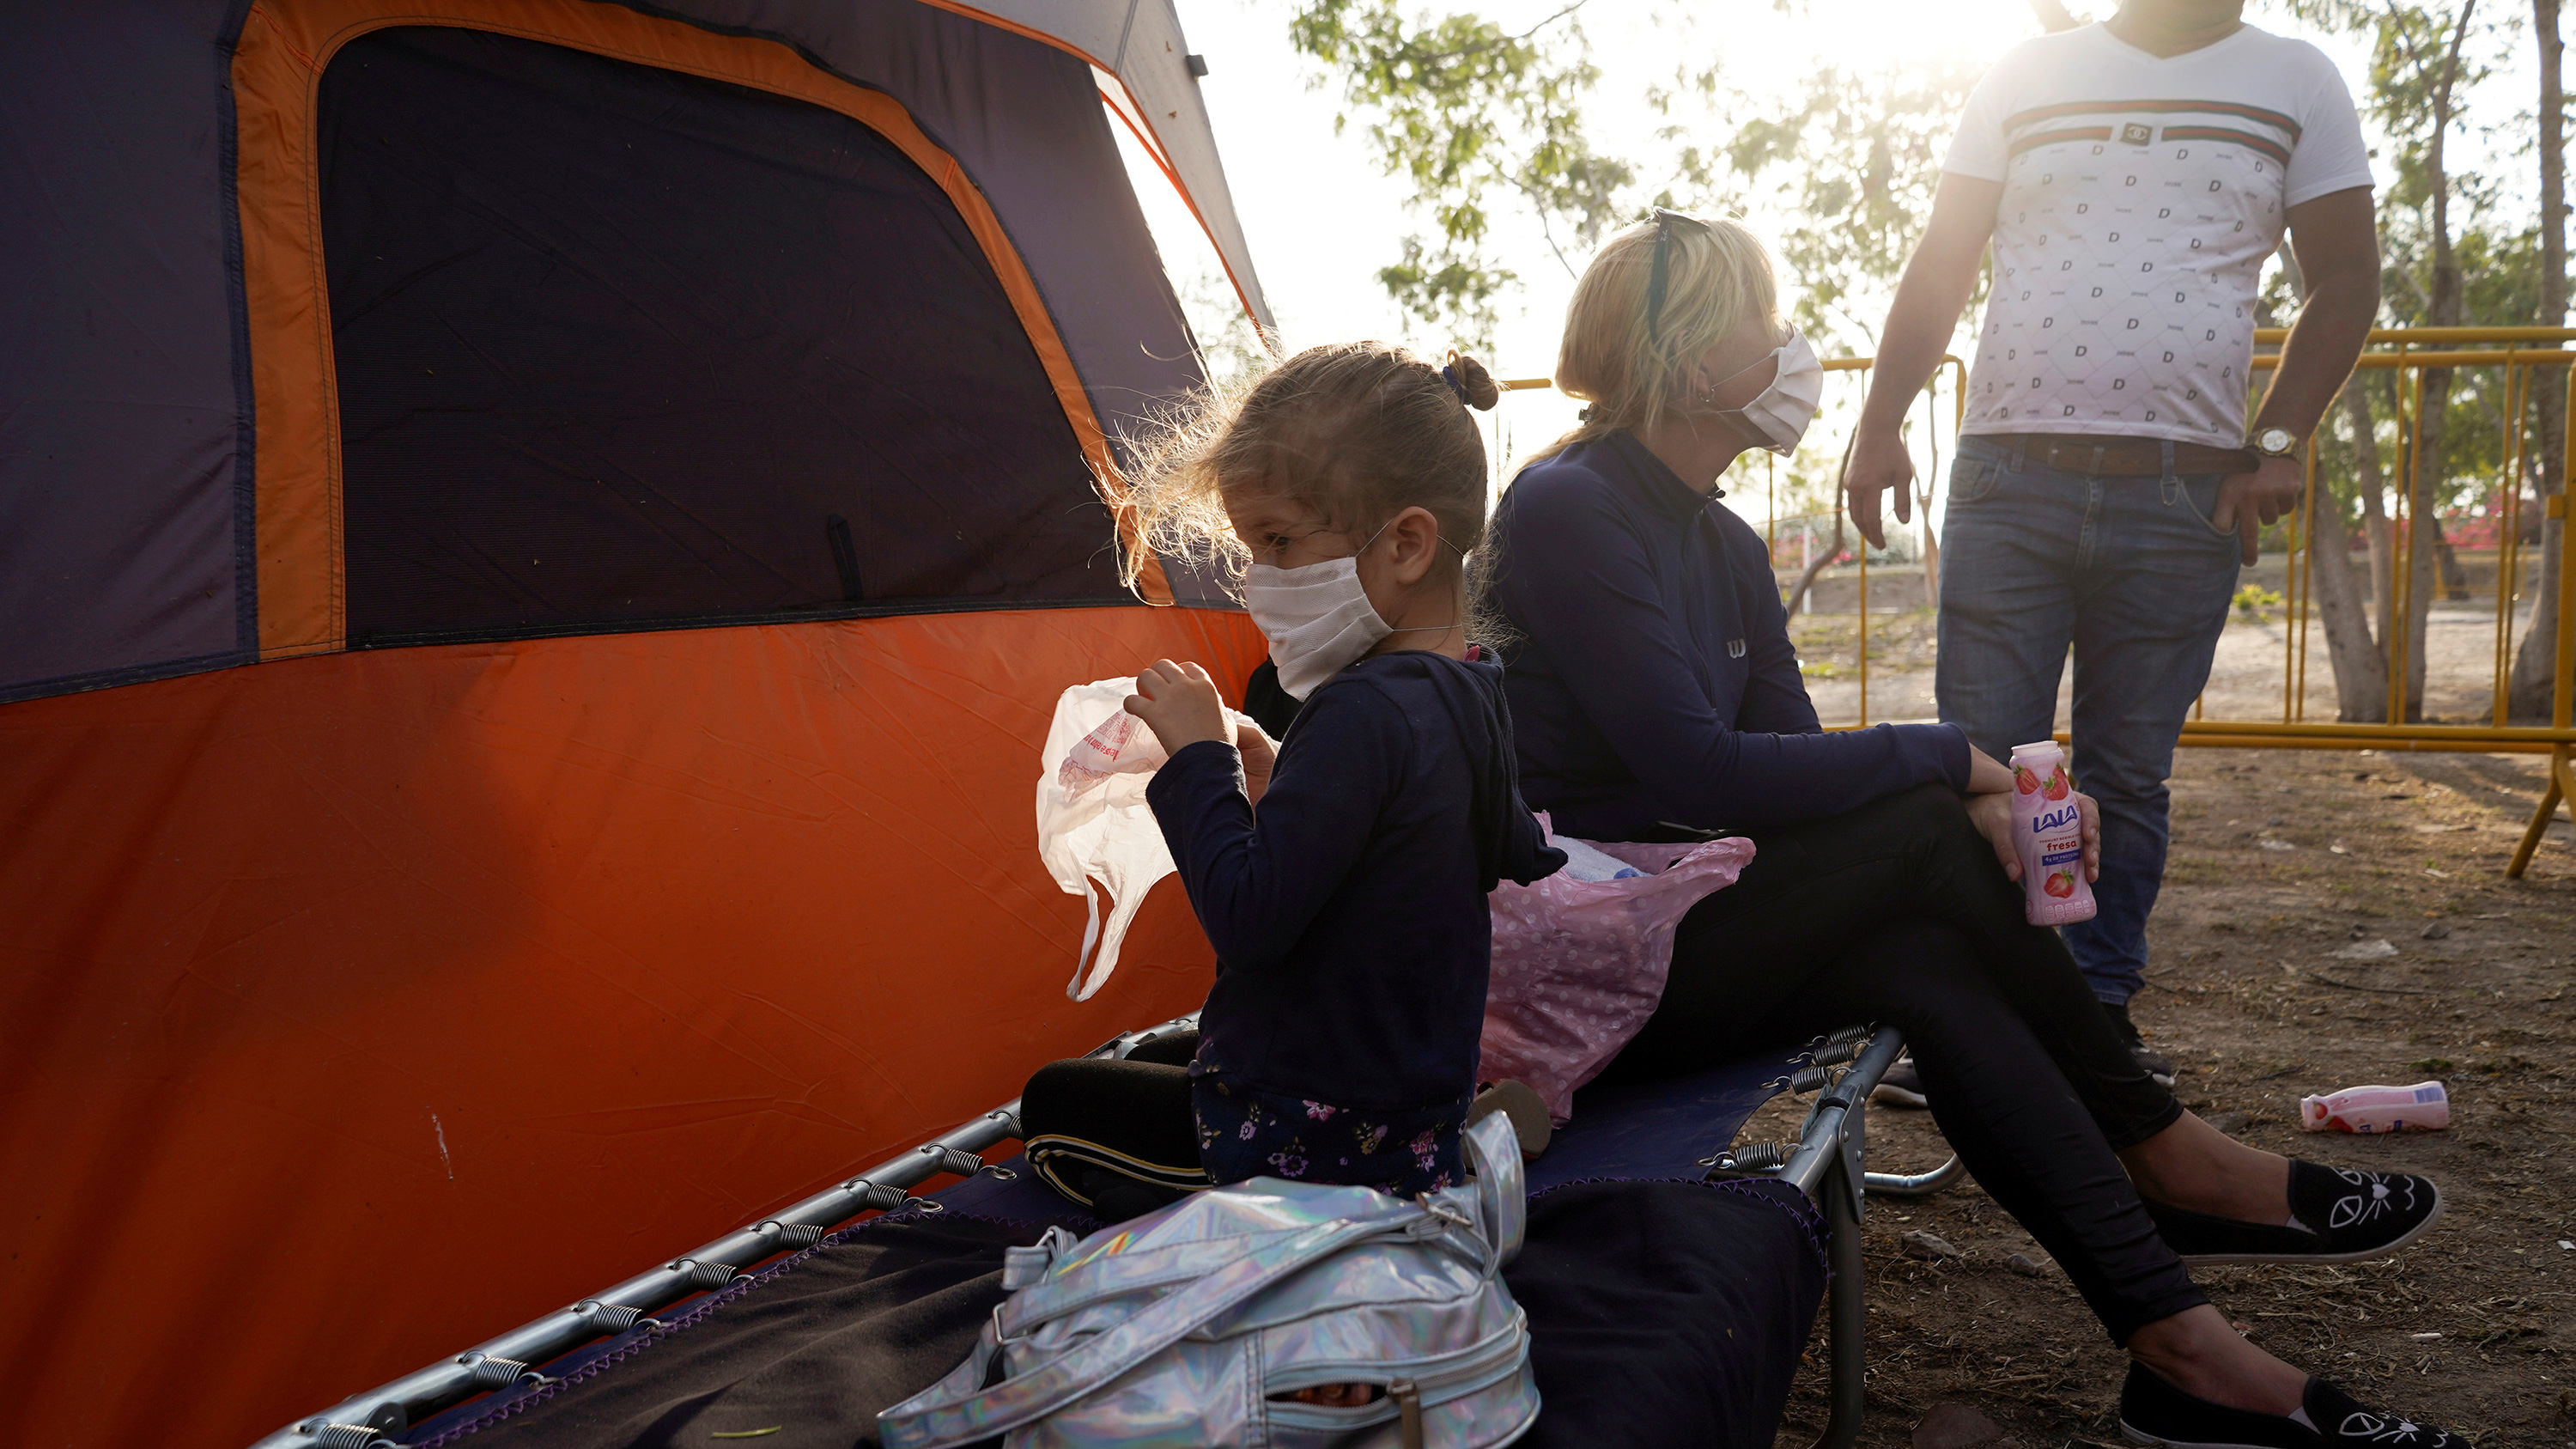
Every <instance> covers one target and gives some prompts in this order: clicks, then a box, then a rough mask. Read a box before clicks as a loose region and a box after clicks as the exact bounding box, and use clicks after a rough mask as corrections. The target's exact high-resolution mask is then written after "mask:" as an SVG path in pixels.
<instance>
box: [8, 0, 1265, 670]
mask: <svg viewBox="0 0 2576 1449" xmlns="http://www.w3.org/2000/svg"><path fill="white" fill-rule="evenodd" d="M629 8H632V9H635V10H638V11H642V12H645V13H648V14H653V15H658V16H664V17H667V18H671V19H676V20H681V21H685V22H687V23H690V24H694V25H698V26H702V27H704V28H706V29H709V30H713V31H719V32H724V33H729V34H737V35H747V36H753V37H758V38H762V39H768V40H774V41H777V42H779V43H780V44H783V45H786V46H788V47H789V48H791V49H793V50H795V51H797V52H798V53H800V54H801V55H803V56H805V57H806V58H807V59H809V60H810V61H812V62H813V63H814V64H816V65H817V66H818V67H820V68H822V69H824V70H826V71H829V72H831V73H833V74H835V75H838V76H840V77H841V78H843V79H845V80H849V81H852V82H854V83H856V84H859V85H863V86H868V87H871V88H873V89H877V90H881V91H884V92H886V93H887V94H889V95H891V96H892V97H894V98H895V99H896V100H897V101H900V102H901V103H902V104H903V105H904V106H905V108H906V109H907V110H908V111H909V112H910V113H911V114H912V116H913V117H914V119H915V120H916V122H917V123H918V124H919V125H920V126H921V128H922V130H923V132H924V133H925V134H926V135H928V136H929V137H930V138H931V139H932V140H933V141H935V142H937V143H938V144H939V145H940V146H942V147H943V148H945V149H946V150H947V151H949V153H950V154H951V155H953V156H954V157H955V158H956V160H957V162H958V165H959V166H960V167H961V168H962V170H963V171H964V172H965V174H966V176H967V177H968V178H969V179H971V180H972V181H973V182H974V183H975V185H976V186H977V188H978V189H980V190H981V191H982V192H983V193H984V195H985V197H986V198H987V199H988V200H989V201H990V202H991V204H992V207H993V211H994V215H995V216H996V217H997V218H998V219H999V221H1000V223H1001V225H1002V228H1003V230H1004V231H1005V232H1006V233H1007V234H1008V235H1009V237H1010V238H1011V240H1012V243H1013V245H1014V246H1015V248H1016V249H1017V250H1018V251H1019V253H1020V256H1021V260H1022V261H1023V262H1024V263H1025V264H1026V266H1027V268H1028V271H1029V274H1030V276H1031V278H1032V279H1033V281H1034V282H1035V283H1036V286H1037V288H1038V291H1039V293H1040V296H1041V298H1042V299H1043V301H1044V302H1045V304H1046V307H1047V310H1048V312H1049V314H1050V316H1051V317H1052V319H1053V320H1054V323H1055V326H1056V331H1057V334H1058V336H1059V337H1060V338H1061V339H1062V341H1063V343H1064V346H1065V348H1066V351H1067V353H1068V354H1069V355H1070V357H1071V359H1072V361H1073V366H1074V369H1075V371H1076V372H1077V374H1079V376H1080V377H1081V379H1082V383H1083V387H1084V390H1085V392H1086V393H1087V394H1088V396H1089V398H1090V401H1091V405H1092V410H1093V413H1094V415H1095V416H1096V417H1097V419H1098V420H1099V422H1100V424H1101V426H1102V427H1103V428H1104V429H1105V430H1106V431H1107V432H1108V433H1109V435H1110V436H1111V438H1112V440H1113V446H1114V445H1115V440H1116V439H1117V438H1118V437H1120V436H1121V435H1123V434H1129V433H1132V432H1133V431H1134V430H1135V429H1136V427H1137V426H1138V424H1139V422H1140V420H1142V419H1144V418H1146V417H1148V416H1150V414H1151V412H1152V410H1153V408H1154V405H1155V404H1156V403H1157V402H1159V401H1163V400H1167V399H1170V398H1173V397H1175V396H1177V395H1179V394H1180V393H1182V392H1184V391H1186V390H1187V389H1188V388H1190V387H1191V386H1193V385H1195V384H1196V383H1197V382H1198V381H1199V380H1200V372H1199V365H1198V358H1197V354H1196V351H1195V348H1194V345H1193V343H1192V340H1191V335H1190V331H1189V327H1188V324H1187V322H1186V320H1185V319H1184V317H1183V315H1182V312H1181V308H1180V303H1179V301H1178V299H1177V297H1176V295H1175V294H1174V291H1173V287H1172V282H1171V280H1170V279H1169V278H1168V277H1167V276H1166V275H1165V273H1164V268H1163V258H1162V257H1161V255H1160V254H1159V252H1158V251H1157V249H1156V248H1155V246H1154V242H1153V238H1152V235H1151V233H1150V232H1149V230H1148V229H1147V226H1146V223H1145V219H1144V213H1143V210H1142V208H1141V207H1140V206H1139V205H1138V204H1137V201H1136V198H1135V193H1134V190H1133V187H1132V186H1131V184H1130V182H1129V179H1128V176H1127V173H1126V167H1125V163H1124V162H1123V161H1122V160H1121V159H1120V155H1119V146H1118V141H1117V139H1116V137H1115V135H1114V134H1113V132H1112V130H1111V126H1112V124H1113V122H1112V121H1111V119H1110V117H1109V115H1108V114H1107V113H1106V111H1105V110H1104V108H1103V104H1102V98H1101V94H1100V91H1099V89H1098V87H1097V85H1096V84H1095V80H1094V77H1093V74H1092V70H1091V67H1090V66H1089V65H1088V64H1086V63H1085V62H1084V60H1083V59H1082V58H1081V57H1079V56H1076V55H1073V54H1069V53H1067V52H1066V51H1065V50H1063V49H1060V48H1058V47H1056V46H1053V45H1050V44H1047V43H1046V42H1044V41H1042V40H1038V39H1034V38H1031V37H1030V36H1027V35H1022V34H1018V33H1015V32H1013V31H1012V30H1009V29H1006V28H1003V27H1001V26H999V25H994V24H987V23H984V22H982V21H979V20H976V19H972V18H969V17H967V16H964V15H960V14H957V13H955V12H953V11H949V10H945V9H941V8H939V7H938V6H936V5H934V4H927V3H920V0H841V3H836V4H833V5H829V6H815V5H810V4H804V3H795V0H677V3H670V4H635V5H632V6H630V7H629ZM247 10H248V6H247V5H246V4H244V3H242V0H96V3H85V4H81V5H56V6H19V7H15V8H14V9H13V10H12V12H11V14H10V16H9V19H8V22H7V28H6V32H5V33H6V35H7V37H8V44H6V45H5V46H0V197H6V198H7V200H8V204H9V210H10V214H11V217H12V220H13V221H14V222H15V223H16V224H15V225H12V226H8V227H5V228H0V276H6V277H7V278H8V291H7V299H8V305H7V307H6V308H5V309H0V702H6V701H10V700H17V699H28V698H36V697H40V696H44V695H51V694H61V693H67V692H71V691H74V690H82V689H93V688H101V687H106V686H111V685H119V684H130V683H136V682H139V681H142V680H146V679H155V678H162V677H167V676H170V675H175V674H184V673H189V672H192V671H196V670H204V669H215V668H222V667H224V666H227V665H234V664H246V663H249V662H251V661H253V660H255V659H256V658H257V657H258V653H257V651H258V600H257V588H258V578H257V576H258V566H257V558H256V553H255V547H254V545H255V542H256V540H255V529H256V517H257V514H256V502H257V500H256V498H255V496H254V493H253V482H254V480H253V477H252V468H253V466H254V462H255V452H256V450H255V448H254V446H253V439H254V436H255V429H256V427H257V425H258V421H259V420H258V419H257V417H256V416H255V411H254V408H253V401H252V397H251V389H250V383H249V369H250V355H251V346H252V344H251V340H250V338H249V335H248V331H247V322H246V320H245V318H246V315H247V314H246V312H245V302H244V290H243V285H244V284H243V275H242V265H241V255H240V240H239V237H240V228H239V219H238V215H237V208H236V199H235V196H234V192H233V179H234V177H235V176H236V174H237V165H238V158H237V156H236V154H235V145H234V141H235V135H234V127H233V124H232V116H233V97H232V90H231V80H232V71H231V60H232V55H231V47H232V45H233V43H234V40H235V39H236V37H238V35H239V34H240V31H241V27H242V25H243V23H244V16H245V14H246V13H247ZM818 526H819V525H818ZM1172 582H1173V584H1174V586H1175V591H1176V594H1177V595H1178V596H1179V597H1180V598H1181V600H1182V601H1183V602H1191V603H1209V604H1215V603H1221V602H1222V598H1221V590H1219V589H1218V588H1217V587H1216V585H1215V581H1214V580H1212V579H1209V578H1206V577H1204V576H1202V575H1201V574H1200V573H1198V572H1195V571H1193V570H1190V569H1187V568H1179V567H1176V568H1175V569H1174V571H1173V578H1172Z"/></svg>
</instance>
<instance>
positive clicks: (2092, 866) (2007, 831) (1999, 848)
mask: <svg viewBox="0 0 2576 1449" xmlns="http://www.w3.org/2000/svg"><path fill="white" fill-rule="evenodd" d="M1967 805H1968V818H1969V819H1970V820H1971V821H1974V822H1975V823H1976V827H1977V833H1978V834H1980V835H1983V836H1984V837H1985V838H1986V843H1987V844H1988V845H1991V846H1993V847H1994V848H1995V863H1996V864H1997V865H2000V866H2002V867H2003V868H2004V879H2006V880H2008V881H2013V882H2016V883H2018V882H2019V881H2020V880H2021V850H2020V840H2019V838H2018V836H2017V835H2016V834H2015V828H2016V827H2015V824H2014V820H2015V817H2016V815H2018V813H2019V812H2018V811H2016V810H2015V809H2014V808H2013V797H2012V796H2011V795H2010V794H1998V795H1971V796H1969V797H1968V801H1967ZM2075 806H2076V808H2077V809H2078V810H2081V811H2082V812H2083V814H2084V879H2085V881H2086V882H2087V883H2090V882H2093V881H2097V880H2100V879H2101V878H2102V807H2101V806H2099V805H2096V804H2094V803H2093V797H2092V796H2090V795H2087V794H2085V793H2084V792H2083V791H2081V790H2078V791H2076V792H2075Z"/></svg>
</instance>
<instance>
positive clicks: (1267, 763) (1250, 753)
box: [1234, 721, 1279, 806]
mask: <svg viewBox="0 0 2576 1449" xmlns="http://www.w3.org/2000/svg"><path fill="white" fill-rule="evenodd" d="M1234 748H1235V750H1236V751H1237V752H1238V753H1240V754H1241V755H1242V756H1243V794H1244V798H1246V799H1248V800H1250V801H1251V802H1252V803H1253V804H1254V805H1255V806H1258V805H1259V804H1260V803H1261V792H1262V791H1264V790H1267V789H1269V788H1270V767H1271V766H1273V765H1276V764H1278V763H1279V749H1278V747H1277V746H1276V745H1273V744H1271V743H1270V736H1269V735H1267V734H1265V733H1263V732H1262V729H1261V726H1259V725H1257V724H1253V723H1251V722H1249V721H1246V722H1245V723H1242V724H1239V725H1236V726H1235V727H1234Z"/></svg>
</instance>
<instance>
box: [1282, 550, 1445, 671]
mask: <svg viewBox="0 0 2576 1449" xmlns="http://www.w3.org/2000/svg"><path fill="white" fill-rule="evenodd" d="M1394 522H1395V520H1394V519H1389V520H1387V521H1386V522H1385V523H1382V524H1379V525H1378V530H1377V532H1376V533H1372V534H1370V535H1369V536H1368V541H1367V542H1365V543H1362V544H1361V545H1360V546H1359V548H1358V549H1357V550H1355V551H1354V552H1353V553H1352V554H1351V556H1350V557H1348V558H1336V559H1326V560H1324V561H1323V562H1322V563H1310V564H1301V565H1299V566H1298V567H1296V568H1284V569H1283V568H1278V567H1275V566H1273V565H1271V564H1261V563H1257V564H1253V565H1252V566H1251V567H1249V568H1247V569H1246V570H1245V571H1244V576H1243V607H1244V611H1245V612H1246V613H1249V614H1250V615H1252V623H1253V627H1254V628H1257V629H1259V630H1260V631H1261V637H1263V638H1264V639H1267V640H1269V641H1270V662H1271V663H1273V664H1276V665H1278V666H1279V687H1280V688H1281V689H1283V690H1286V691H1287V692H1288V693H1289V695H1291V696H1292V697H1294V698H1297V699H1301V700H1302V699H1304V698H1305V697H1306V696H1308V695H1310V694H1312V693H1314V692H1315V690H1316V689H1317V688H1318V687H1320V686H1321V685H1322V684H1323V682H1324V681H1325V680H1327V679H1330V678H1332V677H1333V676H1334V675H1336V674H1339V673H1341V672H1342V671H1343V670H1345V669H1347V668H1349V667H1350V666H1351V665H1352V664H1353V663H1355V662H1357V661H1358V660H1359V659H1360V658H1362V657H1363V656H1365V655H1366V654H1367V653H1368V652H1369V651H1370V650H1372V649H1375V648H1376V647H1377V646H1378V644H1379V642H1380V641H1382V640H1384V639H1385V638H1386V637H1387V636H1388V635H1390V634H1393V633H1395V632H1397V631H1396V630H1395V628H1394V627H1393V626H1391V625H1389V624H1388V623H1387V622H1386V620H1385V619H1384V618H1382V617H1380V616H1379V614H1378V611H1377V607H1376V606H1375V605H1373V604H1371V603H1370V602H1369V596H1368V590H1367V589H1365V588H1363V587H1361V585H1360V560H1359V556H1360V555H1361V554H1364V553H1367V552H1368V551H1369V548H1370V546H1371V545H1373V544H1375V543H1376V542H1377V541H1378V539H1379V537H1380V536H1381V535H1383V534H1384V533H1385V532H1386V531H1387V529H1388V528H1390V527H1392V526H1393V524H1394ZM1440 541H1441V542H1442V543H1449V540H1447V539H1445V538H1444V539H1442V540H1440ZM1449 546H1450V547H1451V548H1452V549H1453V550H1454V549H1455V548H1456V547H1457V545H1456V544H1450V545H1449ZM1450 627H1452V626H1451V625H1448V624H1438V625H1430V626H1426V627H1425V628H1421V629H1408V630H1406V631H1404V632H1407V633H1428V632H1432V631H1434V630H1443V631H1445V630H1447V629H1449V628H1450Z"/></svg>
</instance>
